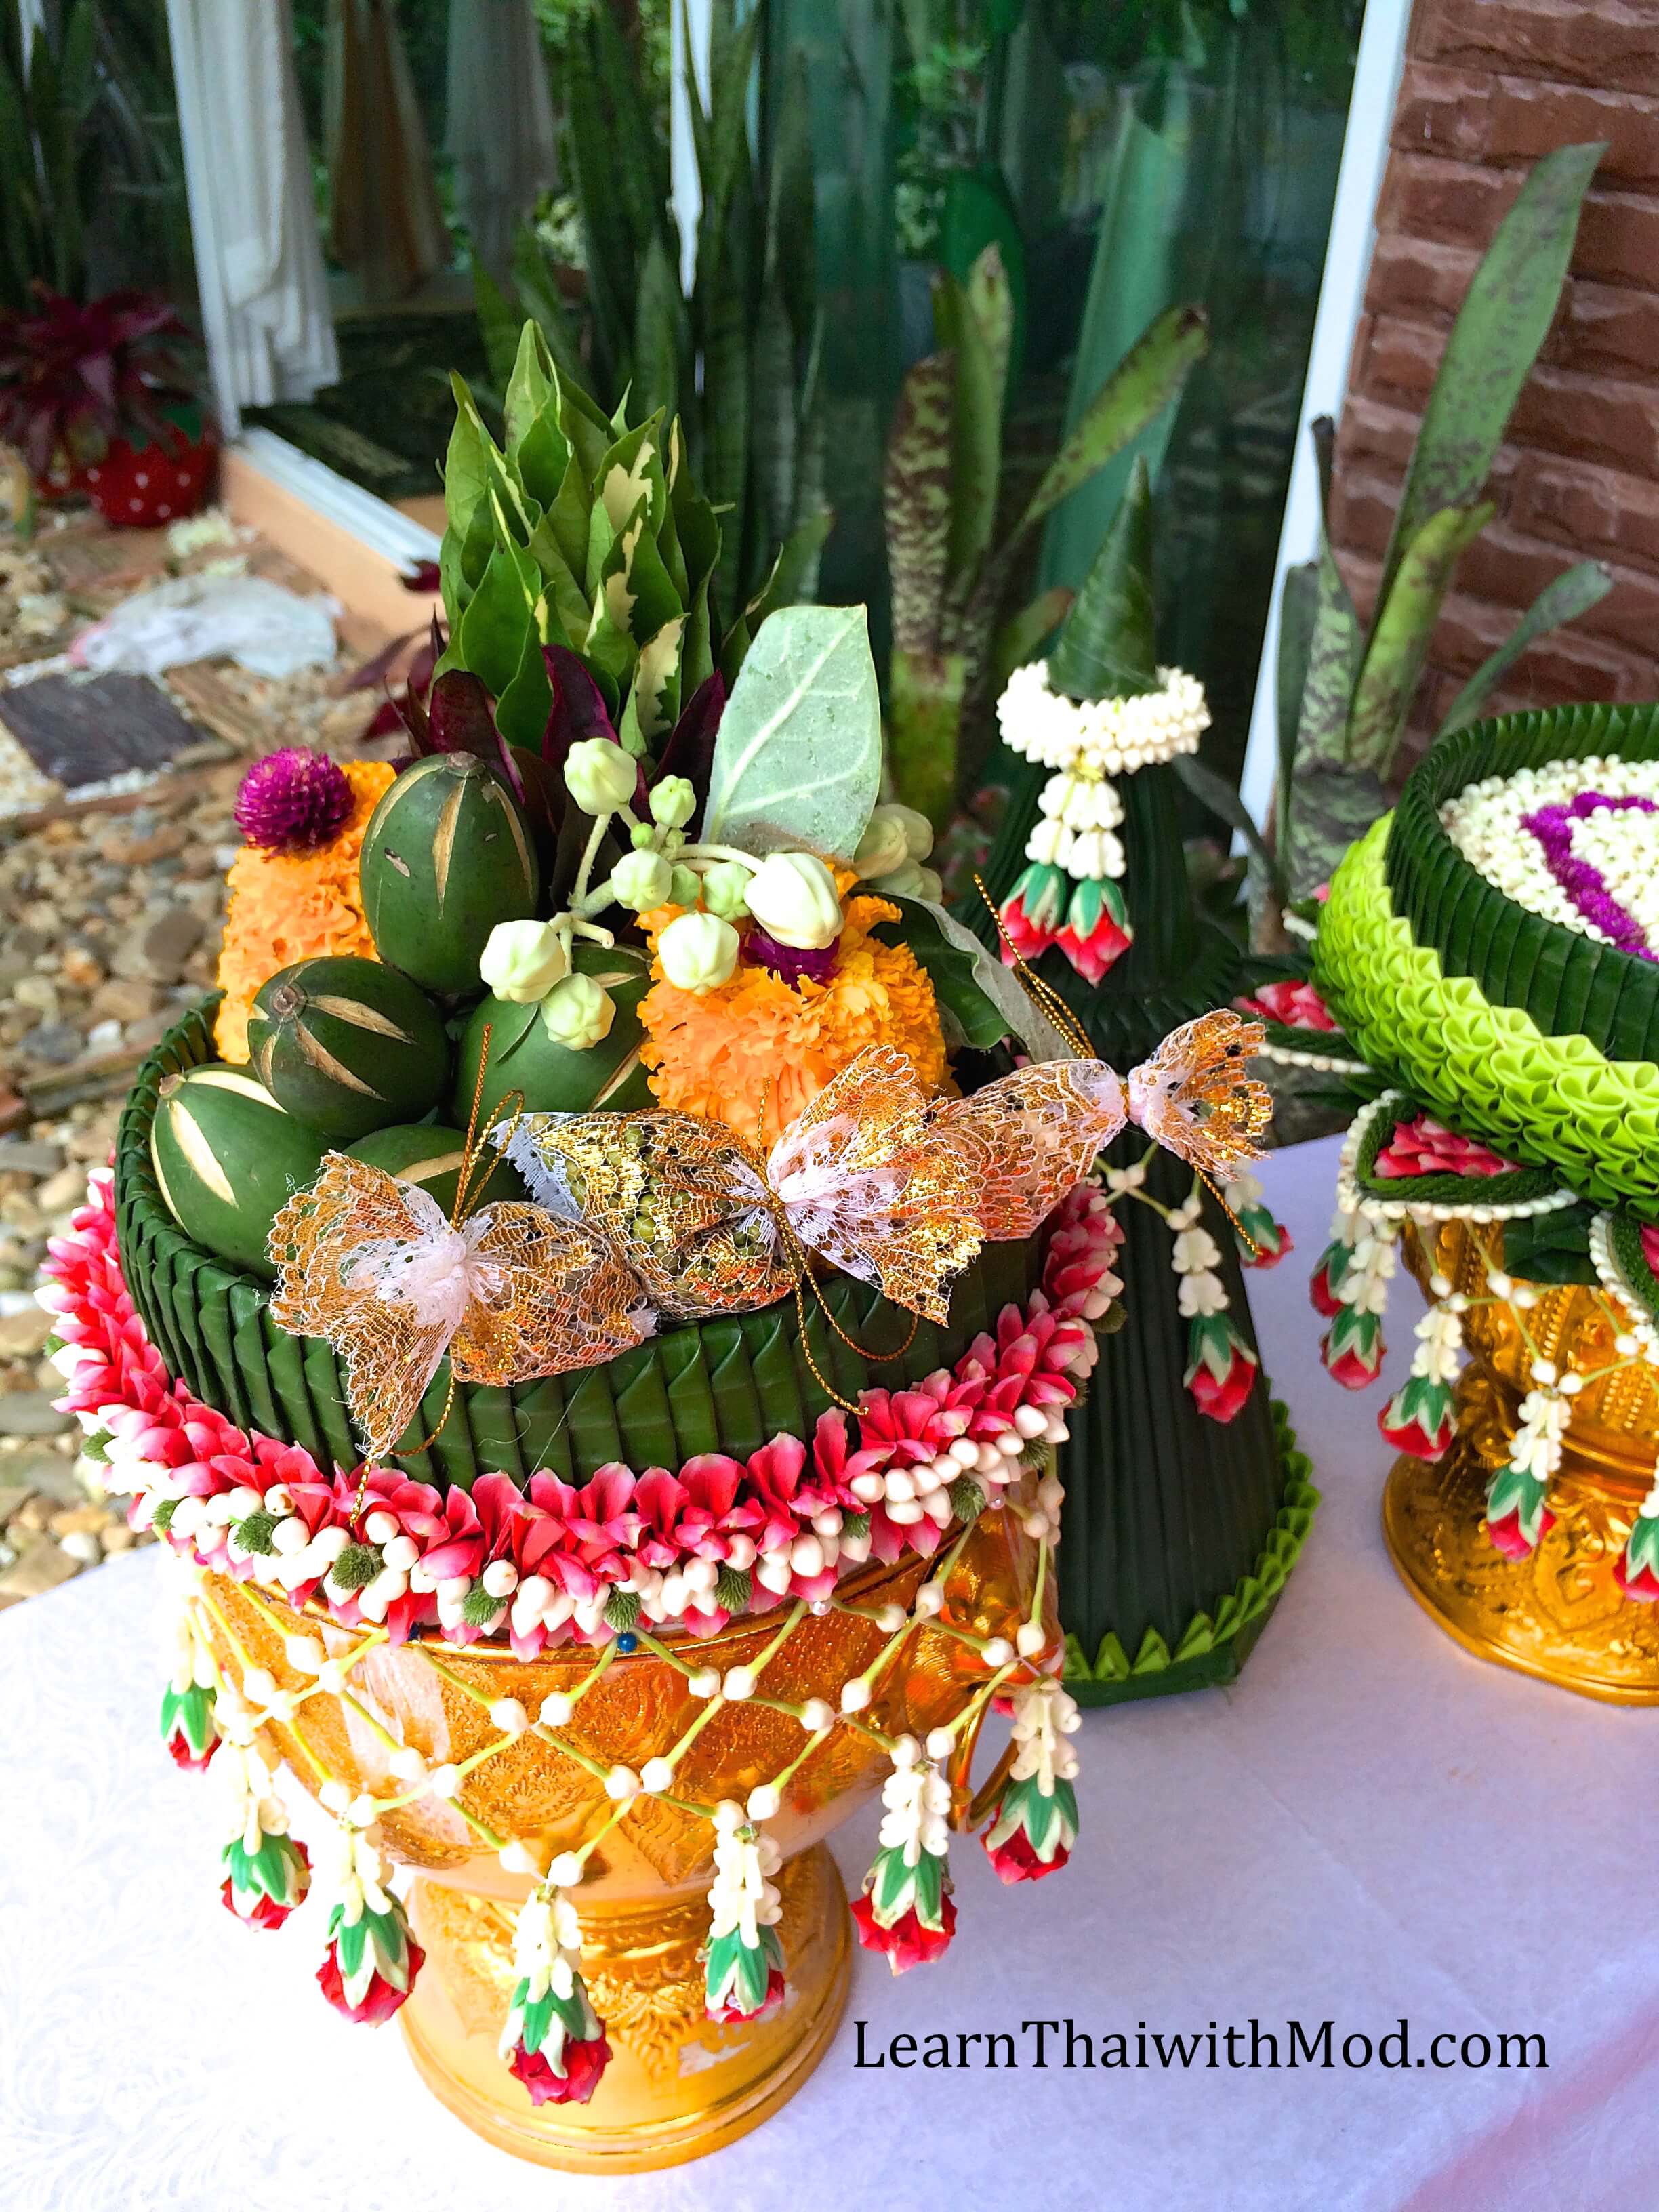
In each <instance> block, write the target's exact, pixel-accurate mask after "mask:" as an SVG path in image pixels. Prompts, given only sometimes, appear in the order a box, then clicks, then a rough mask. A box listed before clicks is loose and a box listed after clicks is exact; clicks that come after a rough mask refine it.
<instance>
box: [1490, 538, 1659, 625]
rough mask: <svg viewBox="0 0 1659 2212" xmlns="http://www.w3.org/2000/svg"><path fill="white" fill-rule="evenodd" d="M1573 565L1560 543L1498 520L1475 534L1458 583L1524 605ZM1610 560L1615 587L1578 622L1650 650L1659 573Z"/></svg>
mask: <svg viewBox="0 0 1659 2212" xmlns="http://www.w3.org/2000/svg"><path fill="white" fill-rule="evenodd" d="M1571 565H1572V564H1571V561H1569V560H1567V559H1566V558H1565V556H1564V555H1563V552H1562V549H1561V547H1560V546H1559V545H1549V544H1544V543H1542V542H1541V541H1540V540H1539V539H1537V538H1528V537H1524V536H1523V535H1522V533H1521V532H1518V531H1516V530H1515V529H1513V528H1512V527H1508V526H1505V525H1504V524H1503V523H1501V522H1498V523H1494V524H1493V525H1492V527H1491V528H1490V529H1489V530H1487V531H1486V532H1483V533H1482V535H1481V536H1480V537H1479V538H1476V539H1475V541H1474V544H1472V545H1471V546H1469V548H1468V550H1467V551H1466V552H1465V553H1464V555H1463V557H1462V560H1461V561H1460V562H1458V565H1457V582H1458V588H1459V589H1460V590H1461V591H1464V592H1473V593H1474V594H1475V596H1476V597H1477V598H1480V599H1494V600H1496V601H1498V604H1499V605H1505V606H1513V607H1515V608H1516V610H1517V611H1519V610H1520V609H1521V608H1522V607H1526V606H1529V605H1531V604H1532V602H1533V600H1534V599H1536V598H1537V596H1538V594H1539V593H1540V592H1541V591H1542V590H1543V588H1544V586H1546V585H1547V584H1549V583H1553V581H1554V580H1555V578H1556V577H1557V576H1559V574H1561V572H1562V570H1563V569H1564V568H1570V567H1571ZM1608 565H1609V567H1610V568H1612V570H1613V589H1612V590H1611V591H1610V592H1608V593H1607V597H1606V599H1603V600H1601V603H1600V604H1599V605H1596V606H1593V607H1592V608H1590V610H1589V612H1588V613H1587V614H1583V615H1581V616H1580V617H1578V621H1577V623H1576V624H1575V628H1577V629H1583V630H1584V631H1587V632H1589V633H1590V634H1592V635H1595V636H1597V637H1607V638H1611V639H1613V641H1614V642H1615V643H1617V644H1620V645H1626V646H1629V647H1631V649H1632V651H1633V652H1637V653H1652V650H1653V646H1654V641H1655V640H1656V639H1659V576H1653V575H1649V574H1645V573H1644V571H1643V570H1641V569H1638V568H1626V567H1625V566H1624V565H1623V564H1622V563H1619V562H1609V564H1608Z"/></svg>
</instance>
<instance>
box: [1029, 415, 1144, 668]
mask: <svg viewBox="0 0 1659 2212" xmlns="http://www.w3.org/2000/svg"><path fill="white" fill-rule="evenodd" d="M1156 615H1157V611H1156V609H1155V607H1154V605H1153V603H1152V479H1151V477H1149V476H1148V474H1147V472H1146V459H1145V457H1144V456H1143V455H1141V454H1139V453H1138V454H1137V455H1136V456H1135V463H1134V467H1133V470H1132V471H1131V472H1130V476H1129V482H1128V485H1127V489H1125V491H1124V494H1123V497H1122V499H1121V501H1120V502H1119V506H1118V510H1117V513H1115V515H1114V516H1113V517H1112V526H1111V528H1110V529H1109V531H1108V532H1107V533H1106V539H1105V543H1104V544H1103V545H1102V547H1101V549H1100V550H1099V552H1098V553H1097V555H1096V556H1095V558H1094V562H1093V565H1092V566H1091V568H1090V570H1089V573H1088V574H1087V575H1086V576H1085V578H1084V580H1083V584H1082V587H1081V589H1080V590H1079V592H1078V595H1077V599H1076V602H1075V604H1074V605H1073V608H1072V611H1071V612H1070V613H1069V614H1068V615H1067V616H1066V623H1065V627H1064V628H1063V629H1061V631H1060V635H1059V637H1058V638H1057V639H1056V640H1055V642H1054V651H1053V653H1050V654H1049V656H1048V677H1049V681H1050V682H1051V684H1053V686H1054V690H1056V691H1065V692H1067V693H1069V694H1070V696H1072V697H1073V699H1123V698H1128V697H1131V696H1133V695H1134V694H1135V693H1136V692H1139V691H1154V690H1157V688H1158V655H1157V651H1156V635H1155V634H1156V627H1157V623H1156Z"/></svg>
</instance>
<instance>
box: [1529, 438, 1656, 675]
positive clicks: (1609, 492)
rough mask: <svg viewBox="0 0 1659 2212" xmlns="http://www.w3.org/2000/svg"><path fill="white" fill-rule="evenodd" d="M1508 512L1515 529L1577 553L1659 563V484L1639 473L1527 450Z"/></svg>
mask: <svg viewBox="0 0 1659 2212" xmlns="http://www.w3.org/2000/svg"><path fill="white" fill-rule="evenodd" d="M1509 513H1510V521H1511V522H1512V523H1513V524H1514V525H1515V526H1516V528H1517V529H1520V530H1523V531H1526V532H1529V533H1530V534H1531V535H1533V536H1534V537H1538V538H1553V539H1556V540H1558V541H1559V543H1560V544H1564V545H1567V546H1571V548H1572V549H1573V550H1575V551H1576V552H1577V553H1580V554H1595V553H1611V554H1615V555H1617V556H1620V558H1621V559H1623V560H1625V561H1626V562H1634V563H1635V564H1636V565H1637V566H1638V567H1644V568H1659V484H1653V483H1648V482H1646V481H1645V480H1644V479H1643V478H1642V477H1632V476H1626V475H1622V474H1620V472H1619V471H1617V470H1613V469H1606V468H1596V467H1594V466H1593V465H1590V464H1589V463H1588V462H1583V461H1579V462H1572V461H1558V460H1554V459H1551V458H1550V457H1548V456H1547V455H1545V454H1541V453H1526V454H1524V455H1523V456H1522V460H1521V465H1520V468H1519V471H1518V472H1517V477H1516V488H1515V494H1514V496H1513V498H1512V499H1511V501H1510V510H1509ZM1655 642H1656V644H1659V639H1656V641H1655Z"/></svg>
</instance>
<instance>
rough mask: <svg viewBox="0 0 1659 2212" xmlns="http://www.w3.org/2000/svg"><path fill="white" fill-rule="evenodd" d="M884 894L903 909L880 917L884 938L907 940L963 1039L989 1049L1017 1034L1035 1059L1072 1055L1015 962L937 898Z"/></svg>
mask: <svg viewBox="0 0 1659 2212" xmlns="http://www.w3.org/2000/svg"><path fill="white" fill-rule="evenodd" d="M880 896H882V897H883V898H884V899H887V900H889V901H890V903H891V904H892V905H894V906H896V907H897V908H898V909H899V917H900V918H899V920H898V921H896V922H878V924H877V925H876V929H875V934H876V936H878V937H879V938H881V939H883V940H884V942H885V943H888V944H893V945H901V944H902V945H908V946H909V948H910V950H911V951H912V952H913V953H914V954H915V957H916V959H917V961H918V962H919V963H920V964H921V966H922V967H923V968H925V969H927V977H928V981H930V982H931V983H932V984H933V996H934V997H935V998H936V999H937V1000H938V1001H939V1006H940V1009H941V1011H942V1012H946V1013H948V1014H950V1015H951V1017H952V1018H954V1020H955V1022H956V1024H957V1027H958V1028H959V1029H960V1030H961V1032H962V1037H963V1042H964V1043H966V1044H969V1045H972V1046H974V1047H975V1048H977V1049H978V1050H980V1051H981V1052H983V1051H987V1050H988V1049H989V1048H990V1047H991V1046H992V1045H994V1044H997V1043H1000V1042H1001V1040H1002V1039H1003V1038H1004V1037H1006V1036H1012V1037H1017V1038H1018V1041H1019V1042H1020V1043H1021V1045H1023V1046H1024V1048H1025V1050H1026V1051H1027V1052H1028V1053H1029V1054H1030V1056H1031V1058H1032V1059H1033V1060H1068V1059H1070V1058H1071V1057H1072V1052H1071V1048H1070V1047H1069V1046H1068V1045H1067V1043H1066V1040H1065V1038H1064V1037H1063V1036H1061V1035H1060V1031H1059V1030H1057V1029H1056V1028H1055V1027H1054V1024H1053V1023H1052V1022H1051V1021H1050V1020H1049V1018H1048V1015H1047V1014H1045V1013H1044V1012H1043V1011H1042V1007H1041V1006H1039V1005H1038V1004H1037V1002H1036V999H1035V998H1034V997H1033V996H1032V995H1031V994H1030V992H1029V991H1027V989H1026V988H1025V987H1024V984H1023V983H1022V982H1021V981H1020V980H1019V978H1018V975H1016V973H1015V972H1014V970H1013V969H1012V968H1005V967H1004V966H1003V964H1002V962H1001V960H1000V958H999V957H998V956H997V955H996V954H995V953H994V952H991V951H987V949H986V947H985V946H984V945H981V943H980V941H979V939H978V938H976V937H975V935H974V933H973V932H972V930H970V929H967V928H965V927H963V924H962V923H961V922H959V921H957V918H956V916H955V915H951V914H947V913H946V912H945V908H943V907H942V906H936V905H935V904H934V903H933V900H932V899H918V898H908V897H903V896H897V895H896V894H894V893H892V892H890V891H882V892H881V893H880Z"/></svg>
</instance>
